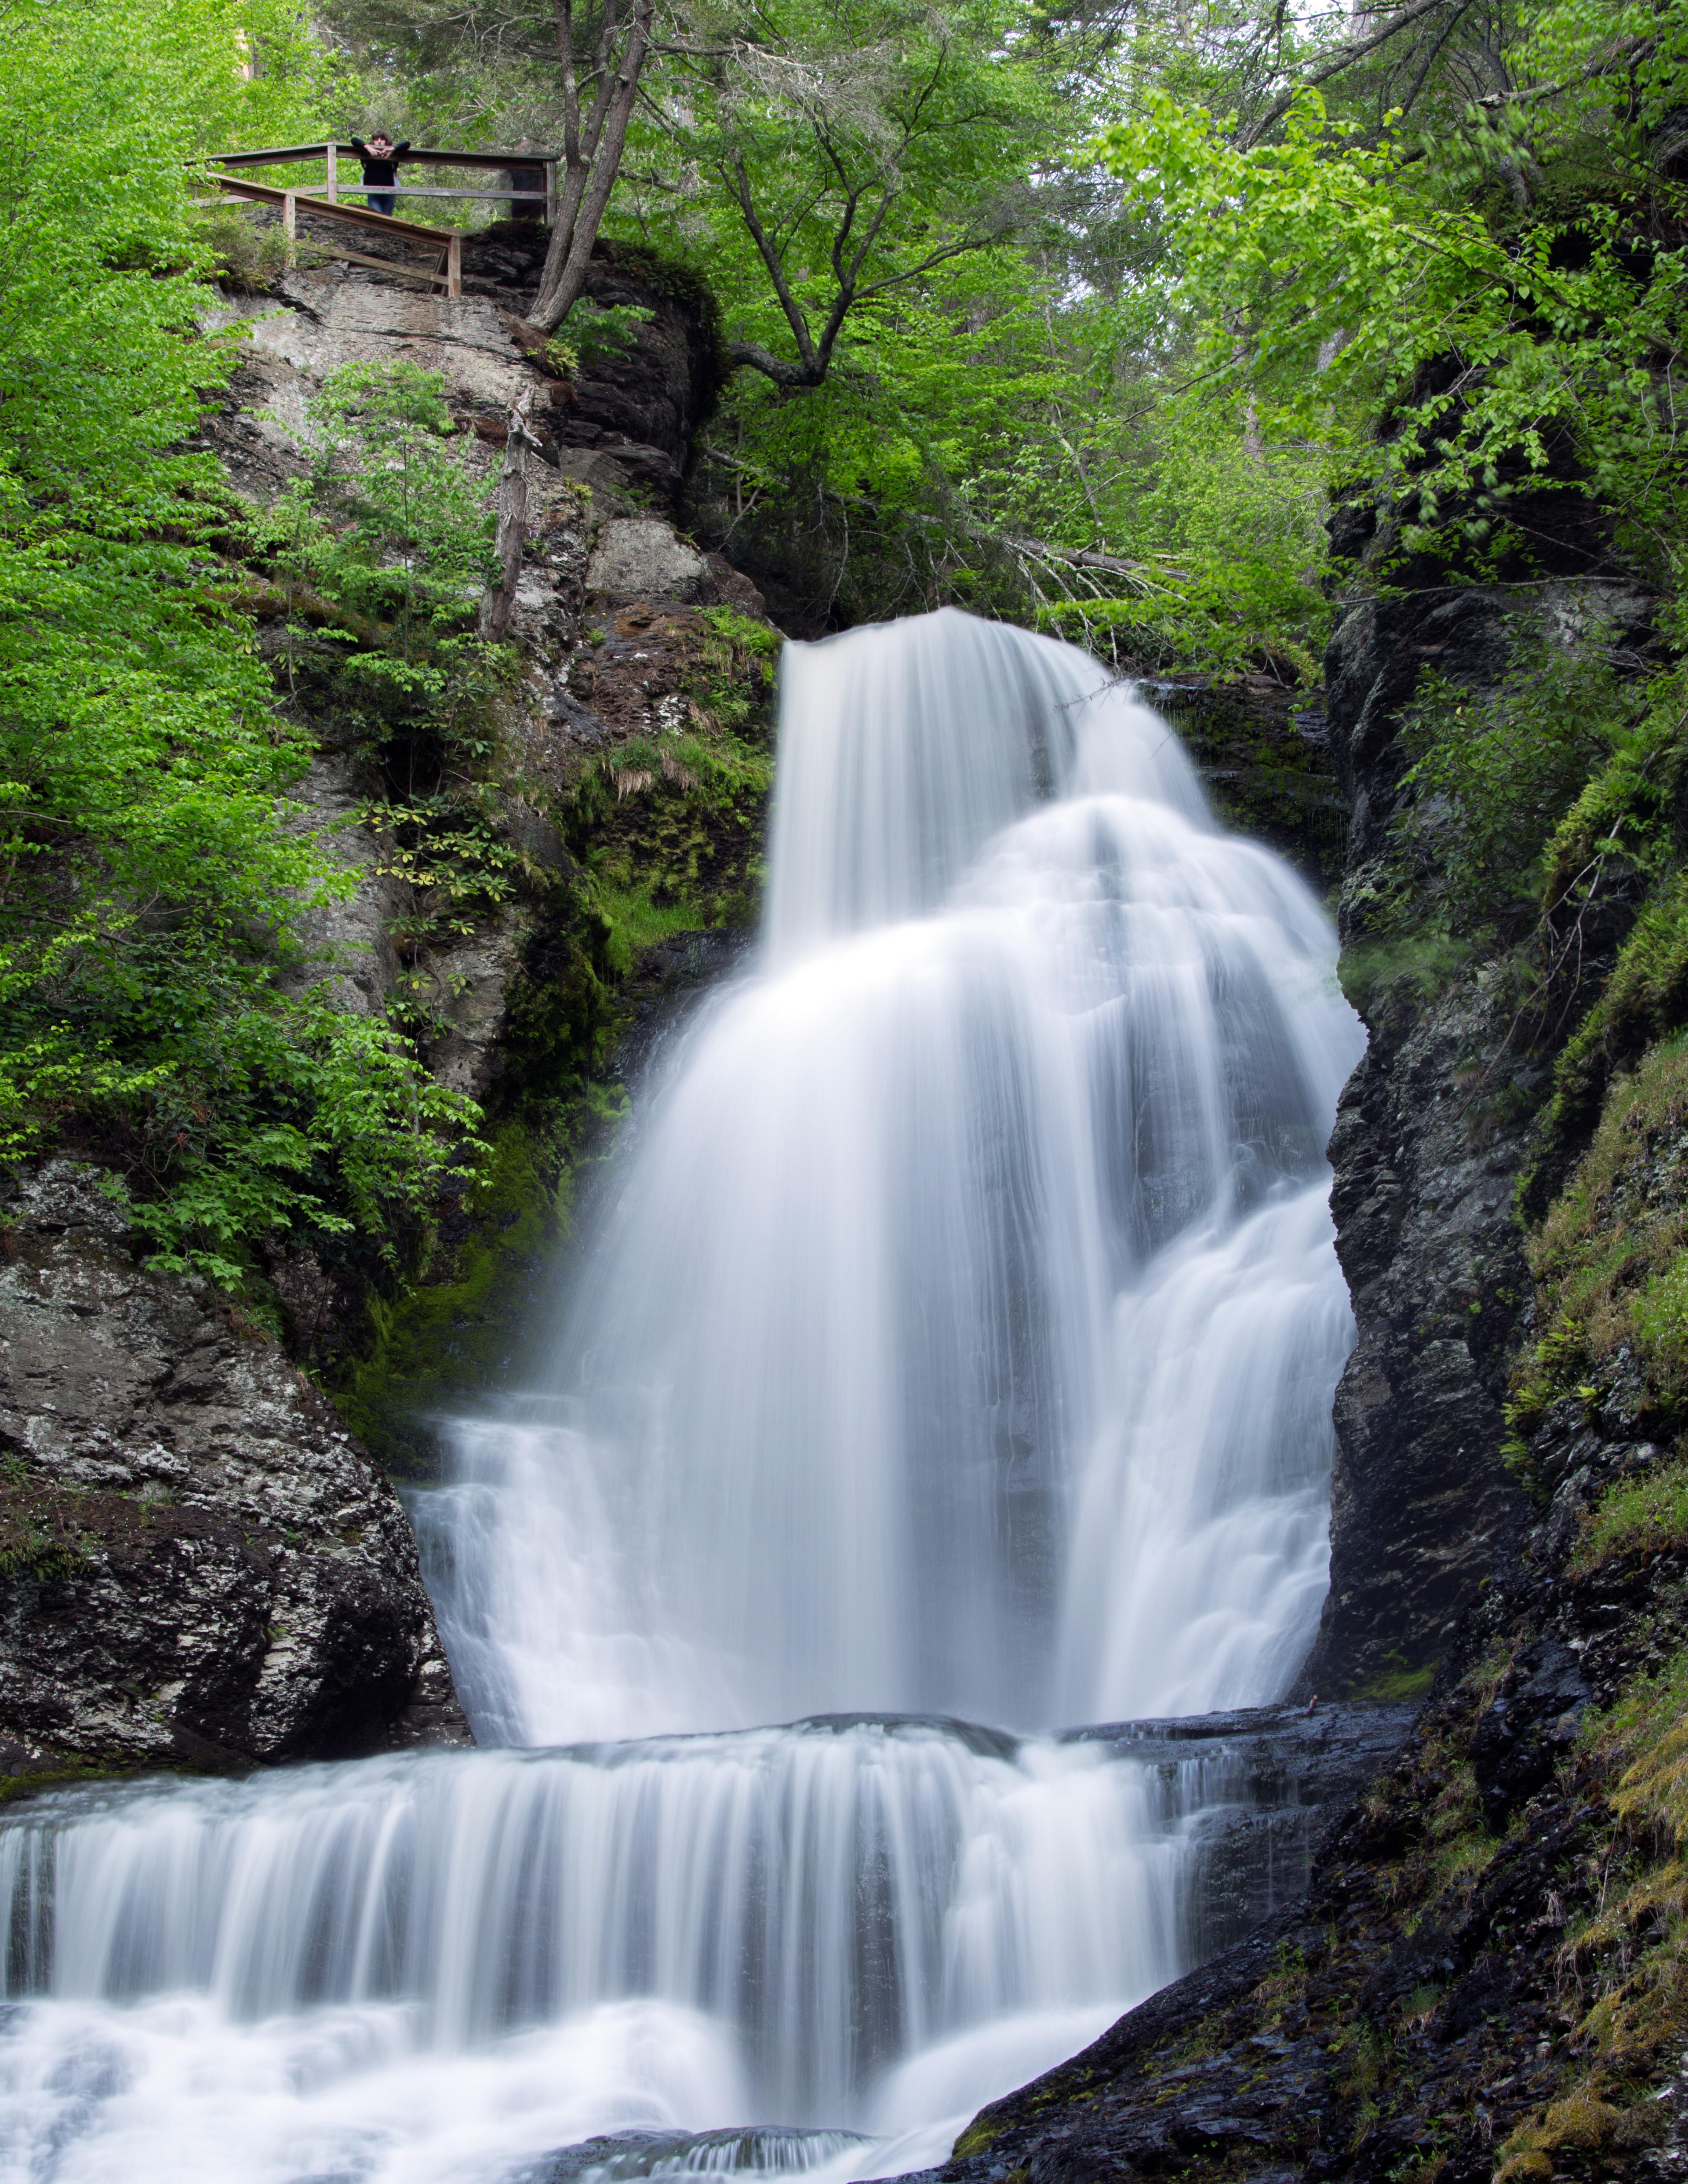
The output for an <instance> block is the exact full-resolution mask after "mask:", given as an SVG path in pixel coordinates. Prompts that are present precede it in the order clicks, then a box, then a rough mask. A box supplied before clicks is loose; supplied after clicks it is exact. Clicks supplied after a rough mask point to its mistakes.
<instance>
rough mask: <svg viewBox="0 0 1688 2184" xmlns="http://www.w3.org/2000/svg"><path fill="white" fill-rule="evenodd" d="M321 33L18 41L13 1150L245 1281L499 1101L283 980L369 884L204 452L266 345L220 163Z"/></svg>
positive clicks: (9, 411)
mask: <svg viewBox="0 0 1688 2184" xmlns="http://www.w3.org/2000/svg"><path fill="white" fill-rule="evenodd" d="M292 18H293V11H292V8H290V7H282V6H278V7H277V8H275V9H274V10H273V11H271V10H267V9H265V8H264V7H262V6H261V5H259V4H257V3H256V0H242V4H241V5H239V6H238V7H237V6H235V5H233V4H231V0H157V4H155V5H153V6H152V7H149V8H148V9H146V10H144V11H142V13H141V14H136V11H135V10H134V9H133V8H131V7H128V6H126V5H124V4H121V0H81V4H79V5H77V6H75V7H69V8H54V9H52V10H47V9H37V8H14V9H13V10H12V11H11V12H10V14H9V16H8V20H7V31H8V36H7V38H6V40H5V42H4V44H3V46H0V140H3V142H5V143H6V144H7V146H8V148H9V149H8V158H7V160H6V162H5V164H4V165H3V168H0V209H3V212H4V214H5V218H6V223H7V229H8V233H9V234H10V235H12V236H13V237H14V238H16V240H15V242H14V247H13V248H11V249H10V250H9V251H8V253H7V256H6V259H5V263H4V265H3V266H0V360H3V365H4V371H3V375H0V376H3V385H4V395H3V399H0V1153H3V1154H4V1155H6V1156H16V1155H17V1154H19V1153H20V1152H27V1151H31V1150H32V1149H34V1148H36V1147H37V1146H39V1145H42V1144H43V1143H50V1142H52V1141H53V1138H54V1136H55V1135H56V1134H58V1133H60V1132H62V1131H63V1130H64V1129H66V1128H74V1129H75V1130H76V1131H77V1132H78V1133H79V1134H81V1137H82V1139H83V1141H84V1142H85V1143H88V1142H90V1141H92V1144H93V1145H96V1146H97V1148H98V1149H99V1150H101V1151H103V1153H104V1155H105V1156H106V1157H107V1158H108V1160H109V1162H110V1163H111V1164H112V1165H113V1166H114V1168H115V1169H116V1170H117V1172H118V1173H119V1174H120V1176H121V1177H123V1178H126V1180H127V1183H128V1184H129V1186H130V1187H131V1189H132V1190H133V1192H134V1195H135V1204H134V1207H133V1217H134V1220H135V1223H136V1226H137V1227H138V1228H140V1229H142V1231H143V1232H145V1233H147V1234H150V1236H151V1237H152V1239H153V1242H154V1244H155V1245H156V1247H157V1249H158V1251H159V1256H160V1259H161V1262H163V1263H165V1264H169V1265H177V1266H180V1265H183V1264H188V1263H192V1264H195V1265H198V1266H199V1267H201V1268H203V1269H205V1270H206V1271H208V1272H209V1273H212V1274H213V1275H214V1276H215V1277H217V1278H218V1279H223V1280H226V1281H230V1282H237V1281H238V1280H239V1279H240V1277H241V1261H242V1256H245V1254H246V1253H247V1251H248V1249H249V1247H250V1245H252V1243H253V1241H254V1240H256V1239H258V1238H260V1237H263V1236H265V1235H266V1234H275V1233H278V1232H280V1231H283V1230H286V1229H289V1228H292V1227H296V1226H297V1227H304V1228H305V1229H315V1231H316V1233H317V1234H323V1233H325V1232H333V1231H343V1230H345V1229H348V1228H351V1227H353V1226H354V1225H355V1226H359V1227H362V1228H363V1229H365V1233H370V1232H374V1233H376V1234H379V1233H380V1231H381V1229H382V1226H383V1223H384V1217H385V1215H386V1213H387V1212H389V1211H390V1210H391V1208H392V1207H393V1206H394V1205H395V1204H405V1205H410V1206H417V1205H420V1204H421V1203H424V1202H426V1200H427V1198H428V1196H429V1195H430V1194H431V1191H432V1188H433V1187H434V1185H435V1184H436V1183H437V1178H438V1176H439V1174H440V1173H441V1171H442V1170H443V1168H444V1167H446V1166H447V1165H448V1163H449V1162H450V1161H451V1159H452V1157H453V1153H452V1145H453V1143H454V1139H455V1138H456V1137H457V1136H458V1135H459V1134H460V1133H461V1132H462V1131H463V1129H464V1128H465V1127H466V1126H467V1125H469V1124H470V1123H472V1121H473V1119H474V1115H475V1111H474V1110H473V1109H472V1107H471V1106H469V1105H468V1103H466V1102H464V1101H462V1100H457V1099H456V1098H455V1097H454V1095H448V1094H444V1093H443V1092H442V1091H441V1090H440V1089H439V1088H438V1087H437V1086H436V1085H435V1084H433V1082H432V1079H431V1078H429V1076H428V1075H427V1073H426V1071H425V1070H424V1069H423V1068H422V1067H421V1065H420V1062H419V1061H418V1060H417V1057H416V1056H415V1051H414V1049H413V1048H412V1046H411V1045H410V1044H409V1041H408V1040H406V1039H404V1036H403V1035H402V1034H401V1033H400V1031H399V1030H398V1028H397V1027H396V1026H394V1025H393V1024H390V1023H388V1022H386V1021H385V1020H383V1019H382V1018H379V1017H346V1016H343V1015H340V1014H338V1013H337V1012H336V1011H334V1010H333V1009H331V1007H330V1006H328V1004H327V1002H326V1000H324V999H323V998H322V996H321V995H320V992H319V991H317V990H316V989H311V988H310V987H309V985H307V987H306V989H305V990H304V991H303V992H299V991H298V990H296V989H294V988H293V986H292V983H290V982H289V981H287V979H286V978H284V976H283V973H284V972H285V971H286V970H287V969H288V968H290V967H291V968H292V969H293V970H295V971H298V970H302V969H304V968H306V966H305V964H304V960H303V957H304V950H303V945H302V943H301V941H300V939H299V937H298V926H299V918H300V914H301V912H303V911H305V910H306V909H308V908H309V906H310V905H312V904H313V903H320V902H321V901H323V900H328V899H331V898H332V897H334V896H336V895H337V894H345V893H347V892H348V891H349V888H350V884H351V883H349V881H348V879H347V877H346V876H345V875H343V873H340V872H337V871H336V870H335V869H334V868H333V867H332V866H330V865H329V864H328V862H327V861H326V860H325V859H324V858H323V857H322V855H320V852H319V851H318V850H316V849H315V846H314V844H312V843H311V842H310V841H309V839H308V838H305V837H304V836H302V835H301V833H299V832H298V827H297V825H296V824H295V823H293V822H296V821H297V819H298V816H299V815H298V807H296V806H293V805H290V804H289V801H288V798H287V791H288V788H289V787H290V786H291V784H292V783H293V782H294V781H296V780H297V778H298V776H299V775H300V773H301V772H303V771H304V766H305V764H306V762H307V760H308V758H309V743H308V740H307V739H306V738H305V737H304V734H303V733H302V732H301V731H300V730H299V729H298V728H297V727H294V726H292V725H291V724H290V723H289V722H288V721H287V720H286V719H285V718H283V717H282V716H280V715H279V714H278V713H277V711H276V707H275V704H274V692H273V688H272V685H271V681H270V674H269V671H268V670H267V669H266V667H265V665H264V663H263V661H262V660H260V658H259V655H258V652H257V648H256V645H255V643H254V642H253V626H252V623H251V621H250V620H249V619H248V616H247V615H246V614H245V612H244V611H243V610H242V603H241V599H240V597H239V591H238V587H237V583H236V582H234V581H232V580H233V578H234V577H235V574H236V572H235V571H231V570H230V569H228V568H227V567H226V565H225V564H224V563H223V562H222V560H221V558H220V549H221V548H222V546H223V544H224V543H225V542H226V539H227V538H228V537H229V535H230V533H231V532H234V531H237V529H238V526H240V524H241V522H242V520H243V512H242V510H241V508H240V506H239V504H237V502H235V501H234V500H233V498H232V496H231V494H230V493H229V490H228V487H227V484H226V480H225V478H224V477H223V475H222V473H221V471H220V468H219V466H218V465H217V463H216V462H215V460H214V458H213V457H212V456H211V455H209V454H207V453H203V452H195V451H194V450H193V448H192V447H191V446H190V445H189V444H188V443H190V442H191V440H192V437H193V436H194V434H195V432H196V429H197V427H198V424H199V422H200V420H201V418H202V415H203V410H204V408H205V404H206V401H207V398H208V394H209V393H214V391H215V390H216V389H217V388H218V387H220V385H221V384H222V383H223V382H224V381H225V380H226V377H227V375H228V373H229V372H230V370H231V369H232V367H233V365H234V363H235V361H236V360H237V352H236V348H235V346H234V343H233V342H232V340H231V339H229V338H226V337H207V336H206V335H205V334H204V333H203V331H202V326H203V319H204V316H205V315H206V312H207V307H208V306H209V304H210V303H211V302H212V301H213V297H212V292H211V291H210V290H209V287H208V286H207V280H208V276H209V275H210V273H211V272H212V271H213V270H214V265H215V263H216V258H215V250H214V227H213V226H211V225H209V224H208V223H205V222H203V221H202V220H200V219H199V217H198V215H197V214H196V213H195V212H194V210H193V209H192V206H191V204H190V202H189V197H188V191H187V188H186V187H184V172H183V168H184V162H185V161H186V160H187V159H188V158H189V157H190V156H191V155H192V154H193V153H196V152H201V151H203V150H205V149H207V148H211V147H216V146H222V145H226V144H227V143H228V142H231V141H234V142H238V141H239V139H240V137H241V136H242V135H247V136H257V137H258V138H259V141H260V142H263V141H268V142H275V140H276V132H278V131H279V132H281V133H283V134H284V135H285V134H286V133H287V132H291V131H295V130H297V129H298V125H299V123H300V120H301V119H302V118H303V115H302V112H301V109H303V112H304V114H309V112H310V111H311V110H312V109H314V108H315V105H316V103H317V100H318V98H319V97H320V82H319V81H318V78H317V74H316V62H317V59H318V56H317V55H316V54H315V53H314V51H313V49H312V48H311V47H310V46H309V42H305V41H302V40H300V39H298V37H297V36H296V35H295V25H294V21H293V20H292ZM242 39H243V40H245V41H246V42H245V43H244V44H242V42H239V41H241V40H242ZM242 53H244V54H245V55H247V56H252V55H253V53H255V54H256V58H257V59H258V62H259V66H258V69H257V70H256V72H255V73H254V74H253V75H252V76H251V77H250V78H247V77H245V76H243V75H242V74H241V73H240V72H239V71H238V70H237V66H236V62H237V57H238V56H241V55H242Z"/></svg>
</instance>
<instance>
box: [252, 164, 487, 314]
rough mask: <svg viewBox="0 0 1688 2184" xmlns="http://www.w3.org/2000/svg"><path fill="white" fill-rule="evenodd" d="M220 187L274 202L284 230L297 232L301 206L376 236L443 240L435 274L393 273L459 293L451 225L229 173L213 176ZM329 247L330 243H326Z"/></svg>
mask: <svg viewBox="0 0 1688 2184" xmlns="http://www.w3.org/2000/svg"><path fill="white" fill-rule="evenodd" d="M214 180H215V181H216V184H217V187H218V188H219V189H220V190H224V191H226V192H227V193H228V195H229V196H231V197H236V198H248V199H249V200H250V201H252V202H253V203H257V204H270V205H277V206H279V207H280V208H281V226H282V228H283V230H284V231H285V232H286V233H287V234H288V235H293V234H296V233H297V232H298V214H299V211H300V209H301V208H303V209H304V211H306V212H309V213H315V214H316V215H317V216H318V218H319V219H322V220H343V221H344V222H346V223H347V224H348V226H352V227H368V228H373V229H374V230H375V231H376V234H378V235H401V236H406V237H410V238H411V239H412V240H414V241H415V242H432V243H443V245H444V246H445V250H444V263H443V265H442V266H441V267H440V270H438V271H437V273H429V274H426V275H421V274H417V273H415V270H414V269H413V268H411V267H409V266H403V265H395V266H393V269H392V270H393V271H394V272H395V273H409V274H410V275H411V277H412V278H413V279H426V280H429V281H443V282H444V284H445V292H446V294H447V295H448V296H460V295H461V294H462V293H463V233H462V231H461V229H460V228H455V227H426V226H424V225H423V224H422V222H421V220H396V219H394V218H393V215H392V214H390V213H384V212H370V211H369V210H368V209H367V208H366V207H365V206H363V205H348V204H337V203H334V202H333V200H332V199H331V198H319V197H315V196H313V195H312V194H311V193H310V192H309V191H308V190H278V189H276V188H275V187H273V186H272V185H271V184H270V183H269V182H243V181H239V180H238V179H237V177H236V176H235V175H216V176H215V177H214ZM330 247H331V246H330ZM339 254H340V255H341V256H343V257H352V258H354V259H355V262H356V263H357V264H359V265H385V264H386V263H387V261H386V260H385V259H370V258H358V257H357V256H356V253H354V252H350V251H343V252H341V253H339Z"/></svg>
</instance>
